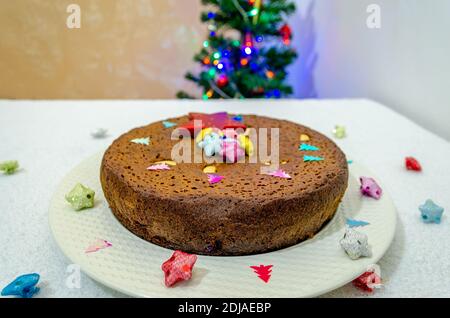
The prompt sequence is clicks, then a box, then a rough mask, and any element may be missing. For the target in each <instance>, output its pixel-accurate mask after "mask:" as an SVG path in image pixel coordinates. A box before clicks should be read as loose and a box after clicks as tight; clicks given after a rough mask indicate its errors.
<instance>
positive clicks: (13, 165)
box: [0, 160, 19, 174]
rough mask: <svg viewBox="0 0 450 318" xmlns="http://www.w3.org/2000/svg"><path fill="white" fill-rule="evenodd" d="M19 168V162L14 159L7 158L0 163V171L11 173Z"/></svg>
mask: <svg viewBox="0 0 450 318" xmlns="http://www.w3.org/2000/svg"><path fill="white" fill-rule="evenodd" d="M18 168H19V163H18V162H17V161H16V160H9V161H4V162H2V163H0V171H3V172H4V173H5V174H13V173H14V172H16V170H17V169H18Z"/></svg>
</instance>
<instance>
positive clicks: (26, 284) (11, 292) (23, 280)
mask: <svg viewBox="0 0 450 318" xmlns="http://www.w3.org/2000/svg"><path fill="white" fill-rule="evenodd" d="M39 278H40V276H39V274H36V273H33V274H26V275H22V276H19V277H17V278H16V279H15V280H14V281H12V282H11V283H10V284H9V285H8V286H6V287H5V288H3V290H2V293H1V295H2V296H19V297H21V298H31V297H33V295H35V294H36V293H37V292H38V291H39V287H36V284H37V283H38V282H39Z"/></svg>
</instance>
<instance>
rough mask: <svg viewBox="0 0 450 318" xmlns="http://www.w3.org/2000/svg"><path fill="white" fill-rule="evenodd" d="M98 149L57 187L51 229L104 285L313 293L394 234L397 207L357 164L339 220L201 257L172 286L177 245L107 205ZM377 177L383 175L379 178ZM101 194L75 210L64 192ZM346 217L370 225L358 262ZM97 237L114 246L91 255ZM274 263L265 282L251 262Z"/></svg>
mask: <svg viewBox="0 0 450 318" xmlns="http://www.w3.org/2000/svg"><path fill="white" fill-rule="evenodd" d="M101 158H102V153H99V154H97V155H95V156H93V157H91V158H89V159H87V160H85V161H83V162H82V163H81V164H79V165H78V166H77V167H76V168H75V169H73V170H72V171H71V172H70V173H69V174H68V175H67V176H65V177H64V179H63V180H62V182H61V184H60V185H59V186H58V188H57V190H56V193H55V194H54V197H53V199H52V202H51V204H50V212H49V218H50V227H51V229H52V232H53V235H54V237H55V239H56V242H57V243H58V245H59V246H60V248H61V250H62V251H63V252H64V254H65V255H66V256H67V257H68V258H69V259H70V260H71V261H72V262H73V263H76V264H78V265H80V267H81V269H82V270H83V271H84V272H85V273H86V274H88V275H89V276H90V277H92V278H93V279H95V280H97V281H99V282H100V283H102V284H104V285H106V286H109V287H111V288H114V289H116V290H119V291H121V292H123V293H125V294H129V295H133V296H139V297H311V296H317V295H320V294H323V293H326V292H328V291H331V290H333V289H336V288H338V287H340V286H342V285H344V284H346V283H348V282H350V281H351V280H353V279H354V278H356V277H357V276H359V275H360V274H361V273H363V272H364V271H365V270H366V268H367V267H368V266H369V265H371V264H374V263H376V262H377V261H378V260H379V259H380V258H381V257H382V256H383V254H384V253H385V252H386V250H387V248H388V247H389V245H390V243H391V242H392V239H393V237H394V232H395V223H396V212H395V207H394V205H393V203H392V200H391V198H390V197H389V195H388V194H387V193H386V191H385V192H384V193H383V196H382V198H381V199H380V200H378V201H377V200H374V199H372V198H368V197H363V196H361V195H360V193H359V180H358V178H359V176H371V173H370V172H368V171H367V170H366V169H364V168H363V167H361V166H360V165H358V164H355V163H353V164H351V165H350V166H349V167H350V180H349V188H348V189H347V192H346V194H345V197H344V199H343V201H342V203H341V205H340V206H339V209H338V212H337V213H336V215H335V217H334V218H333V220H331V221H330V222H329V224H328V225H327V226H326V227H325V228H324V229H323V230H322V231H321V232H320V233H318V234H317V235H316V236H315V237H314V238H313V239H310V240H308V241H305V242H303V243H300V244H297V245H295V246H292V247H289V248H285V249H282V250H279V251H275V252H271V253H266V254H259V255H252V256H231V257H214V256H199V258H198V260H197V263H196V265H195V267H194V271H193V276H192V279H191V280H190V281H187V282H183V283H180V284H178V285H176V287H173V288H166V287H165V285H164V275H163V272H162V270H161V264H162V263H163V262H164V261H165V260H167V259H168V258H169V257H170V255H171V254H172V251H171V250H169V249H165V248H162V247H159V246H157V245H154V244H151V243H149V242H147V241H144V240H142V239H140V238H139V237H137V236H135V235H134V234H132V233H131V232H129V231H128V230H127V229H126V228H124V227H123V226H122V225H121V224H120V223H119V222H118V221H117V220H116V218H115V217H114V215H113V214H112V212H111V210H110V209H109V207H108V203H107V202H106V200H105V198H104V196H103V191H102V188H101V185H100V180H99V171H100V162H101ZM377 181H378V180H377ZM78 182H80V183H82V184H84V185H86V186H89V187H90V188H92V189H94V191H95V192H96V197H95V198H96V199H95V207H94V208H92V209H87V210H83V211H81V212H75V211H73V209H72V208H71V207H70V205H69V204H68V203H67V202H66V201H65V199H64V195H65V194H66V193H68V192H69V191H70V190H71V189H72V187H73V186H74V185H75V184H76V183H78ZM346 217H349V218H355V219H358V220H364V221H367V222H369V223H370V225H368V226H365V227H360V228H358V229H357V230H358V231H361V232H365V233H366V234H367V235H368V236H369V243H370V245H371V246H372V252H373V256H372V257H370V258H361V259H359V260H355V261H352V260H351V259H349V258H348V257H347V255H346V254H345V252H344V251H343V250H342V249H341V247H340V245H339V239H340V238H341V237H342V235H343V233H344V230H345V219H346ZM96 239H105V240H108V241H109V242H111V243H112V244H113V246H112V247H110V248H106V249H103V250H100V251H98V252H96V253H90V254H86V253H85V250H86V248H87V247H88V246H89V245H90V244H91V243H92V242H93V241H95V240H96ZM260 264H264V265H273V268H272V276H271V278H270V281H269V282H268V283H264V282H263V281H262V280H261V279H259V278H258V277H257V275H256V274H255V273H254V272H253V270H252V269H250V268H249V266H251V265H260Z"/></svg>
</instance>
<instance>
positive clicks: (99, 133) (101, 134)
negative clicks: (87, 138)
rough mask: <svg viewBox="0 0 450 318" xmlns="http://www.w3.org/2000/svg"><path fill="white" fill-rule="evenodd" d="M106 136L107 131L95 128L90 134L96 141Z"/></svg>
mask: <svg viewBox="0 0 450 318" xmlns="http://www.w3.org/2000/svg"><path fill="white" fill-rule="evenodd" d="M107 135H108V129H105V128H97V129H95V130H93V131H92V132H91V136H92V137H93V138H96V139H101V138H105V137H106V136H107Z"/></svg>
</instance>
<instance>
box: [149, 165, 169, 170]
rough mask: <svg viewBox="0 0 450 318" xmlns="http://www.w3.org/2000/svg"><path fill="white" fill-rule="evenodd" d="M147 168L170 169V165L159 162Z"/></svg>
mask: <svg viewBox="0 0 450 318" xmlns="http://www.w3.org/2000/svg"><path fill="white" fill-rule="evenodd" d="M147 170H151V171H160V170H170V167H169V165H167V164H166V163H159V164H154V165H151V166H150V167H148V168H147Z"/></svg>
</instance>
